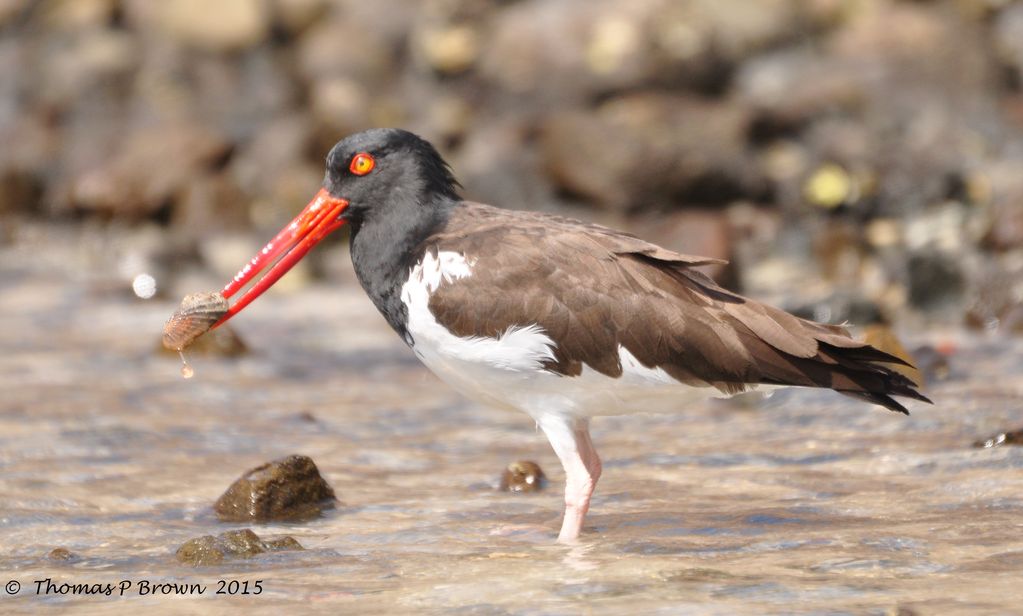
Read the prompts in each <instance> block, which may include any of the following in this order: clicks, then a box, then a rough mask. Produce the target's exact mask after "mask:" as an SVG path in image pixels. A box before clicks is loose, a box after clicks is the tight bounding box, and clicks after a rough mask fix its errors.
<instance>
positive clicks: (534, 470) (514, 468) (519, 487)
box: [499, 460, 547, 492]
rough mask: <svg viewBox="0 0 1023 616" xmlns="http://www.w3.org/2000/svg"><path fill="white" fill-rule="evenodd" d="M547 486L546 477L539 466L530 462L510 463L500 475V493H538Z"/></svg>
mask: <svg viewBox="0 0 1023 616" xmlns="http://www.w3.org/2000/svg"><path fill="white" fill-rule="evenodd" d="M546 486H547V476H546V475H544V474H543V470H542V469H541V468H540V465H539V464H537V463H536V462H532V461H530V460H519V461H518V462H512V463H511V464H509V465H508V468H506V469H504V473H502V474H501V485H500V487H499V489H500V490H501V491H502V492H539V491H540V490H542V489H544V488H545V487H546Z"/></svg>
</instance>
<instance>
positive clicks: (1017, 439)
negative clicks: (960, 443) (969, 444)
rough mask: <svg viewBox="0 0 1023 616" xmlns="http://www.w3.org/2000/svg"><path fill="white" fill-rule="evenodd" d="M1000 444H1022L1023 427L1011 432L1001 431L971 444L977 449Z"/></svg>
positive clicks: (989, 447)
mask: <svg viewBox="0 0 1023 616" xmlns="http://www.w3.org/2000/svg"><path fill="white" fill-rule="evenodd" d="M1002 445H1023V428H1020V429H1019V430H1013V431H1011V432H1002V433H1001V434H996V435H994V436H992V437H991V438H989V439H985V440H982V441H977V442H975V443H974V444H973V446H974V447H977V448H979V449H991V448H992V447H1001V446H1002Z"/></svg>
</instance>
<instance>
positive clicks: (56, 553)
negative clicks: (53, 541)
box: [46, 548, 78, 562]
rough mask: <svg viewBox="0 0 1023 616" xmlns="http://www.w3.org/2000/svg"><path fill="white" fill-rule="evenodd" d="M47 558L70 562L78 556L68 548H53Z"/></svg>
mask: <svg viewBox="0 0 1023 616" xmlns="http://www.w3.org/2000/svg"><path fill="white" fill-rule="evenodd" d="M46 558H47V559H49V560H52V561H54V562H70V561H72V560H78V556H77V555H76V554H74V553H73V552H72V551H71V550H69V549H67V548H53V549H52V550H50V553H49V554H47V555H46Z"/></svg>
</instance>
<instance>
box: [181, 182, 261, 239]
mask: <svg viewBox="0 0 1023 616" xmlns="http://www.w3.org/2000/svg"><path fill="white" fill-rule="evenodd" d="M171 224H172V225H173V226H174V227H176V228H177V230H178V232H179V233H185V234H187V235H188V236H189V237H192V238H203V237H207V236H210V235H217V234H219V233H222V232H223V231H224V230H225V229H229V230H238V229H247V228H248V227H249V226H250V225H249V212H248V200H247V199H246V197H245V195H244V193H243V192H242V190H241V188H240V187H239V186H238V185H237V184H236V183H235V180H234V178H233V177H231V175H230V174H227V173H211V174H206V175H200V176H198V177H195V178H193V179H192V180H191V181H189V182H188V183H187V185H186V186H185V187H184V189H183V194H182V195H181V199H180V201H179V202H178V203H177V205H176V207H175V208H174V213H173V215H172V217H171Z"/></svg>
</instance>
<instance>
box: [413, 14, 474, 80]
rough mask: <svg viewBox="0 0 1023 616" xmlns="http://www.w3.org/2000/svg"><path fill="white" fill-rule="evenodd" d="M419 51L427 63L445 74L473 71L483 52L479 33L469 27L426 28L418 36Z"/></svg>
mask: <svg viewBox="0 0 1023 616" xmlns="http://www.w3.org/2000/svg"><path fill="white" fill-rule="evenodd" d="M415 47H416V51H417V53H419V54H421V55H422V57H423V60H424V61H425V62H426V64H427V65H428V66H429V67H430V68H432V69H433V70H435V71H437V72H438V73H441V74H443V75H457V74H458V73H463V72H465V71H467V70H469V69H470V68H471V67H472V66H473V64H475V63H476V59H477V57H478V56H479V53H480V40H479V34H478V33H477V32H476V30H475V29H474V28H473V27H471V26H469V25H465V24H460V25H452V26H446V27H442V28H426V29H424V30H423V31H422V32H420V33H418V36H417V37H416V44H415Z"/></svg>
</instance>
